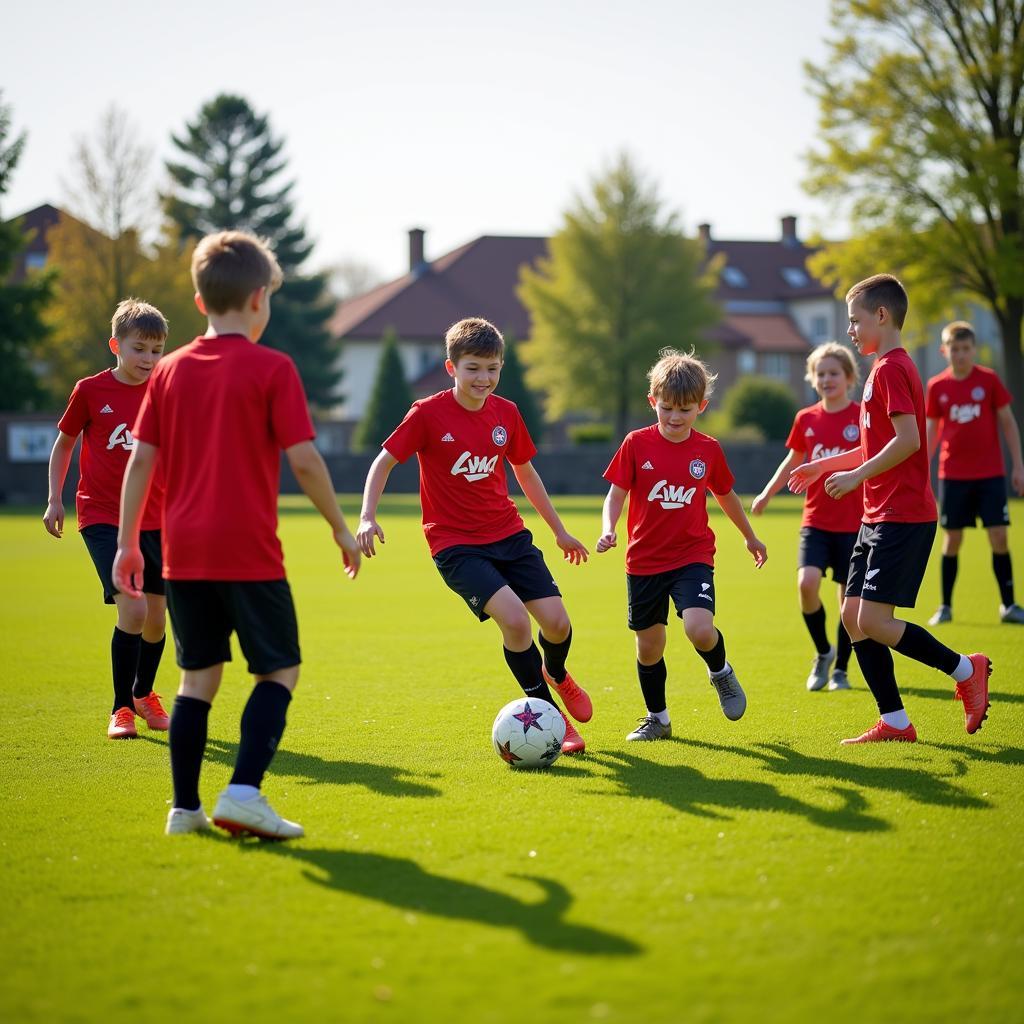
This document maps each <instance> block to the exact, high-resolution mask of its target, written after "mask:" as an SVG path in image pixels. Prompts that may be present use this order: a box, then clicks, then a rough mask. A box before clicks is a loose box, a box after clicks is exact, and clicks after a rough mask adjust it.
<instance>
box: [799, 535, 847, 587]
mask: <svg viewBox="0 0 1024 1024" xmlns="http://www.w3.org/2000/svg"><path fill="white" fill-rule="evenodd" d="M856 543H857V534H856V532H854V533H839V532H837V531H835V530H819V529H818V527H816V526H801V527H800V554H799V556H798V561H797V566H798V567H799V568H801V569H802V568H804V566H813V567H814V568H815V569H820V570H821V573H822V575H823V576H824V574H825V570H826V569H831V570H832V579H834V580H835V581H836V583H845V582H846V574H847V573H848V572H849V569H850V556H851V555H852V554H853V546H854V544H856Z"/></svg>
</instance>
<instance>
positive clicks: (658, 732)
mask: <svg viewBox="0 0 1024 1024" xmlns="http://www.w3.org/2000/svg"><path fill="white" fill-rule="evenodd" d="M639 722H640V725H639V726H638V727H637V728H636V729H634V730H633V731H632V732H631V733H630V734H629V735H628V736H627V737H626V739H627V740H667V739H668V738H669V737H670V736H671V735H672V723H671V722H669V724H668V725H662V724H661V722H659V721H658V719H657V718H655V716H654V715H648V716H647V717H646V718H641V719H639Z"/></svg>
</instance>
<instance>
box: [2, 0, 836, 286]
mask: <svg viewBox="0 0 1024 1024" xmlns="http://www.w3.org/2000/svg"><path fill="white" fill-rule="evenodd" d="M2 23H3V27H4V35H5V44H4V57H3V65H2V71H0V89H2V90H3V95H4V101H5V102H6V103H7V104H9V105H10V106H11V107H12V108H13V115H14V125H15V131H16V132H17V131H20V130H22V129H24V130H26V131H27V132H28V144H27V147H26V150H25V153H24V155H23V157H22V160H21V163H20V165H19V167H18V169H17V171H16V172H15V177H14V182H13V187H12V189H11V190H10V192H9V193H8V195H7V196H5V197H4V198H3V201H2V202H3V206H2V209H0V213H2V214H3V215H4V216H12V215H14V214H18V213H22V212H24V211H25V210H27V209H30V208H31V207H33V206H36V205H38V204H40V203H43V202H52V203H55V204H57V205H60V204H61V202H62V201H63V200H65V199H66V192H65V189H64V187H63V186H62V184H61V181H62V179H65V180H66V179H67V176H68V172H67V167H68V162H69V159H70V155H71V150H72V145H73V143H74V140H75V138H76V137H77V136H81V135H91V134H94V133H95V130H96V126H97V122H98V120H99V117H100V114H101V113H102V111H103V110H104V109H105V108H106V107H108V106H109V105H110V104H111V103H117V104H118V105H120V106H121V107H122V108H124V109H125V110H126V111H127V113H128V115H129V117H130V118H131V119H132V120H133V121H134V122H135V123H136V124H137V125H138V128H139V134H140V137H141V139H142V140H143V141H145V142H147V143H148V144H150V145H151V146H152V147H153V148H154V149H155V151H156V152H157V154H158V156H159V157H161V158H166V157H168V156H170V155H171V147H170V143H169V141H168V140H169V136H170V133H171V132H180V131H181V130H182V128H183V127H184V125H185V123H186V122H187V121H188V120H191V119H193V118H194V117H195V115H196V113H197V111H198V110H199V108H200V106H201V105H202V104H203V103H204V102H205V101H207V100H209V99H211V98H212V97H213V96H215V95H216V94H217V93H218V92H223V91H230V92H236V93H239V94H241V95H243V96H245V97H246V98H247V99H248V100H249V101H250V103H251V104H252V105H253V106H254V107H255V109H256V110H257V111H258V112H261V113H268V114H269V115H270V119H271V124H272V126H273V128H274V130H275V131H276V132H277V133H278V134H279V135H283V136H284V138H285V140H286V149H285V151H286V153H287V156H288V158H289V166H288V174H289V175H290V177H292V178H294V179H295V181H296V183H297V184H296V188H295V193H294V195H295V198H296V201H297V209H298V213H299V215H300V217H301V218H302V219H303V221H304V222H305V224H306V227H307V230H308V231H309V233H310V235H311V237H312V238H314V239H315V240H316V243H317V247H316V250H315V251H314V255H313V261H312V262H313V264H315V265H316V266H317V267H320V266H325V265H328V264H330V263H334V262H337V261H339V260H342V259H353V260H358V261H362V262H366V263H368V264H370V265H371V266H373V267H374V268H375V269H376V270H377V272H378V273H379V274H380V275H382V276H383V277H393V276H396V275H398V274H400V273H402V272H404V270H405V269H406V262H407V234H406V233H407V231H408V229H409V228H410V227H415V226H420V227H423V228H425V229H426V231H427V257H428V258H434V257H437V256H439V255H441V254H442V253H443V252H446V251H448V250H449V249H451V248H454V247H455V246H457V245H460V244H462V243H463V242H466V241H468V240H469V239H471V238H474V237H476V236H477V235H481V234H522V235H535V234H548V233H550V232H551V231H553V230H554V229H555V228H557V226H558V224H559V220H560V214H561V212H562V210H563V209H564V208H565V207H566V205H567V204H568V203H569V202H571V200H572V197H573V194H574V193H575V192H578V191H581V190H586V188H587V184H588V182H589V180H590V178H591V177H592V176H593V175H594V174H595V173H597V172H599V171H600V170H601V169H602V168H604V167H605V166H607V164H608V163H609V162H610V161H611V160H612V159H613V158H614V156H615V154H616V153H618V152H619V151H620V150H623V149H625V150H628V151H629V152H630V153H631V154H632V156H633V157H634V158H635V160H636V162H637V164H638V165H639V166H640V167H641V168H642V169H643V170H644V171H646V172H647V173H648V174H649V175H650V177H651V178H652V179H653V180H654V181H656V182H657V183H658V185H659V186H660V190H661V194H662V196H663V198H664V200H665V201H666V204H667V205H668V206H669V207H671V208H672V209H674V210H676V211H678V212H679V214H680V215H681V217H682V222H683V225H684V227H685V228H686V229H687V230H688V231H690V232H691V233H692V232H694V231H695V227H696V225H697V224H698V223H700V222H703V221H709V222H710V223H711V224H712V226H713V231H714V233H715V234H716V235H717V236H719V237H721V238H773V237H775V236H776V235H777V233H778V230H779V226H778V222H779V217H780V216H781V215H782V214H786V213H793V214H797V215H798V216H799V217H800V233H801V234H802V235H804V234H806V233H808V231H809V230H810V228H811V227H812V226H818V227H821V228H825V229H827V228H828V224H827V222H826V221H825V219H824V218H825V216H826V214H827V211H826V210H825V208H824V207H822V206H821V205H819V204H818V203H816V202H812V201H811V200H810V199H808V198H807V197H805V196H804V195H803V193H802V192H801V189H800V180H801V178H802V176H803V174H804V163H803V159H802V156H803V154H804V153H805V152H806V150H807V149H808V148H809V147H810V146H811V145H812V143H813V140H814V134H815V129H816V123H817V109H816V104H815V103H814V101H813V100H812V99H811V98H810V97H809V96H808V95H807V93H806V88H805V76H804V74H803V70H802V62H803V61H804V60H807V59H811V60H816V61H817V60H821V59H822V58H823V57H824V55H825V52H826V48H825V43H824V39H825V37H826V35H827V33H828V0H774V2H773V3H764V2H763V0H720V2H717V3H710V4H709V3H707V2H706V0H699V2H697V0H674V2H671V0H633V2H626V0H619V2H608V0H587V2H575V3H565V2H560V0H516V2H515V3H505V4H494V3H486V2H477V3H471V2H468V0H433V2H431V3H423V2H412V0H400V2H394V3H388V2H378V3H370V2H368V0H362V2H360V3H351V2H349V0H340V2H331V3H320V2H314V0H291V2H286V3H281V2H280V0H274V2H268V0H247V2H245V3H226V2H223V0H203V2H199V0H175V2H174V3H173V4H167V3H151V2H148V0H136V2H134V3H127V2H125V0H120V2H118V0H92V2H91V3H89V4H83V3H81V2H80V0H75V2H73V3H72V2H70V0H48V2H47V3H46V4H39V3H27V2H26V3H16V4H11V5H7V8H6V9H5V11H4V13H3V16H2ZM832 233H834V231H833V232H832Z"/></svg>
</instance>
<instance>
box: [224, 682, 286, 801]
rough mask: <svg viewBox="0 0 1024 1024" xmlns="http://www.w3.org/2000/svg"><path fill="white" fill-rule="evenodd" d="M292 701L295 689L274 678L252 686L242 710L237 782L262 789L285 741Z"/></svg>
mask: <svg viewBox="0 0 1024 1024" xmlns="http://www.w3.org/2000/svg"><path fill="white" fill-rule="evenodd" d="M291 700H292V695H291V692H290V691H289V690H287V689H286V688H285V687H283V686H282V685H281V684H280V683H277V682H274V680H273V679H263V680H261V681H260V682H258V683H257V684H256V685H255V686H254V687H253V688H252V693H251V694H249V699H248V700H247V701H246V702H245V709H244V710H243V711H242V736H241V740H240V741H239V744H238V757H237V758H235V773H234V775H232V776H231V782H232V783H233V784H235V785H239V786H255V787H256V788H257V789H259V788H260V784H261V783H262V782H263V776H264V775H265V774H266V771H267V769H268V768H269V767H270V762H271V761H273V760H274V755H275V754H276V753H277V745H278V743H280V742H281V736H282V735H283V733H284V725H285V719H286V717H287V715H288V705H289V704H290V703H291Z"/></svg>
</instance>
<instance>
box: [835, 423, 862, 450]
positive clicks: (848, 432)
mask: <svg viewBox="0 0 1024 1024" xmlns="http://www.w3.org/2000/svg"><path fill="white" fill-rule="evenodd" d="M858 437H860V428H859V427H858V426H857V424H856V423H847V424H846V426H845V427H843V440H844V441H856V440H857V438H858ZM836 454H837V455H838V454H839V453H838V452H837V453H836Z"/></svg>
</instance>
